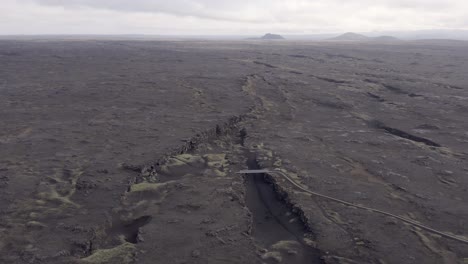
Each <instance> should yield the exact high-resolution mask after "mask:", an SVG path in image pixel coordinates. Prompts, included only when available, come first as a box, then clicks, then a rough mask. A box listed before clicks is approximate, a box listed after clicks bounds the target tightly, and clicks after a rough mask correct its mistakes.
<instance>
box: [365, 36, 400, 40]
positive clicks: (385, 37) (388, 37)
mask: <svg viewBox="0 0 468 264" xmlns="http://www.w3.org/2000/svg"><path fill="white" fill-rule="evenodd" d="M371 40H374V41H401V40H400V39H399V38H395V37H393V36H379V37H375V38H371Z"/></svg>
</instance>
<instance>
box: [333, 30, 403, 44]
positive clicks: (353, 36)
mask: <svg viewBox="0 0 468 264" xmlns="http://www.w3.org/2000/svg"><path fill="white" fill-rule="evenodd" d="M328 40H332V41H378V42H394V41H399V39H397V38H395V37H392V36H378V37H367V36H364V35H361V34H357V33H352V32H348V33H344V34H343V35H339V36H338V37H335V38H331V39H328Z"/></svg>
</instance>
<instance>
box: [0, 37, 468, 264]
mask: <svg viewBox="0 0 468 264" xmlns="http://www.w3.org/2000/svg"><path fill="white" fill-rule="evenodd" d="M467 117H468V46H467V45H466V43H464V42H453V43H451V42H437V43H436V42H402V43H398V44H391V45H390V44H383V43H381V44H365V43H345V44H340V43H331V42H330V43H327V42H316V43H307V42H297V43H294V42H288V41H282V42H260V41H258V42H255V41H252V42H247V41H245V42H214V41H211V42H204V41H172V42H171V41H159V42H157V41H97V40H89V41H71V40H68V41H39V40H36V41H13V40H11V41H8V40H3V41H1V42H0V127H1V130H0V199H1V203H0V262H1V263H428V264H430V263H464V262H465V263H466V258H468V245H467V244H466V243H463V242H460V241H455V240H453V239H448V238H445V237H441V236H439V235H434V234H433V233H430V232H427V231H425V230H422V229H420V228H417V227H414V226H413V225H409V224H404V223H403V222H401V221H399V220H397V219H395V218H393V217H389V216H383V215H380V214H376V213H373V212H370V211H366V210H360V209H357V208H355V207H352V206H344V205H341V204H339V203H335V202H332V201H329V200H326V199H323V198H319V197H316V196H310V195H309V194H307V193H306V192H304V191H302V190H300V189H298V188H296V187H295V186H293V185H292V184H291V183H290V182H288V181H287V180H286V179H284V178H282V177H280V176H278V175H262V174H255V175H241V174H236V172H238V171H239V170H243V169H247V168H250V169H270V170H275V169H277V170H281V171H282V172H284V173H286V175H288V176H289V177H290V178H291V179H294V181H295V182H297V183H298V184H299V185H300V186H302V187H303V188H305V189H307V190H310V191H314V192H318V193H321V194H324V195H328V196H332V197H335V198H338V199H341V200H345V201H348V202H350V203H353V204H358V205H363V206H367V207H371V208H375V209H379V210H383V211H386V212H389V213H392V214H395V215H398V216H402V217H405V218H408V219H412V220H414V221H416V222H418V223H420V224H423V225H426V226H429V227H431V228H433V229H436V230H439V231H442V232H445V233H448V234H452V235H455V236H457V237H459V238H460V239H468V238H466V236H467V235H468V226H467V224H468V206H467V202H468V193H467V187H468V162H467V158H468V151H467V147H468V132H467V131H468V118H467Z"/></svg>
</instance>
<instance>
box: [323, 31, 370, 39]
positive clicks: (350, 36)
mask: <svg viewBox="0 0 468 264" xmlns="http://www.w3.org/2000/svg"><path fill="white" fill-rule="evenodd" d="M330 40H338V41H363V40H369V37H366V36H364V35H361V34H357V33H353V32H348V33H344V34H343V35H339V36H338V37H335V38H331V39H330Z"/></svg>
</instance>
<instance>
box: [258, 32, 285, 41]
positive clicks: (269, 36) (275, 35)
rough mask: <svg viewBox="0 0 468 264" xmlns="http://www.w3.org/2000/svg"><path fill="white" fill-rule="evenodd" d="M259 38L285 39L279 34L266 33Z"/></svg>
mask: <svg viewBox="0 0 468 264" xmlns="http://www.w3.org/2000/svg"><path fill="white" fill-rule="evenodd" d="M260 39H265V40H270V39H285V38H284V37H283V36H281V35H277V34H271V33H267V34H265V35H264V36H263V37H261V38H260Z"/></svg>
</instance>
